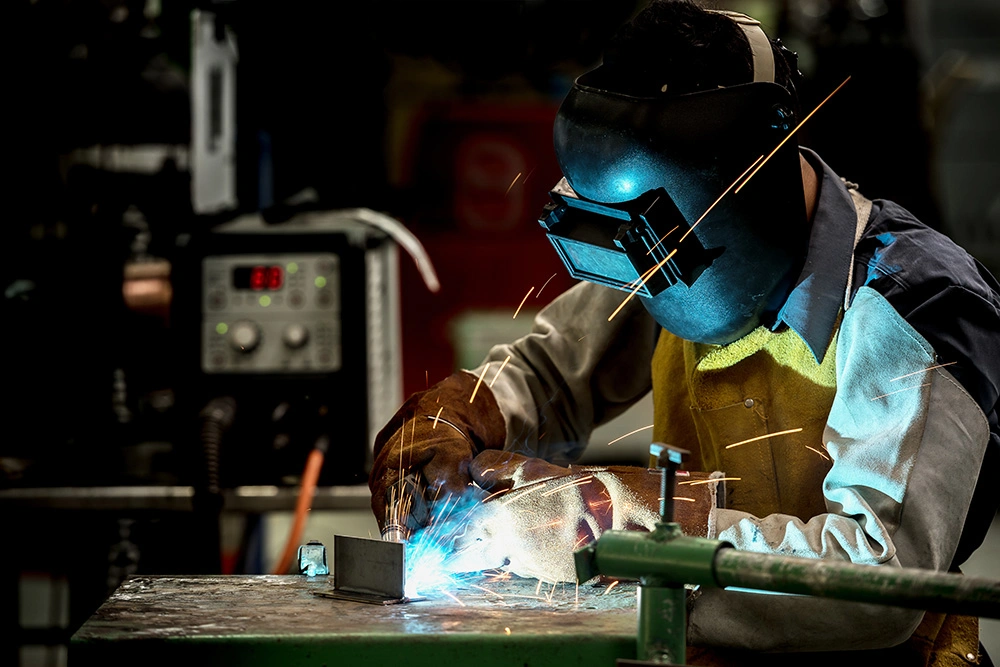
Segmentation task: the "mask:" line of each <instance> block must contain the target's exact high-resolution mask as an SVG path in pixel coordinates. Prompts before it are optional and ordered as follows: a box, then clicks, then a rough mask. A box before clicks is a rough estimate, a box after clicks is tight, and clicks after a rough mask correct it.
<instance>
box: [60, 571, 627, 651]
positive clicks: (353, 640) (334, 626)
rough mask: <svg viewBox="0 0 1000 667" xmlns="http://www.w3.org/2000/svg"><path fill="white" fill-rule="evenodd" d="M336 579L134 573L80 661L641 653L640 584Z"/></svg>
mask: <svg viewBox="0 0 1000 667" xmlns="http://www.w3.org/2000/svg"><path fill="white" fill-rule="evenodd" d="M332 588H333V577H332V576H330V577H326V576H322V577H306V576H302V575H285V576H275V575H233V576H220V575H203V576H184V577H171V576H134V577H131V578H129V579H127V580H126V581H125V582H124V583H123V584H122V585H121V586H120V587H119V588H118V589H117V590H116V591H115V593H114V594H113V595H112V596H111V597H110V598H109V599H108V600H107V601H106V602H105V603H104V604H103V605H102V606H101V607H100V609H98V610H97V612H96V613H95V614H94V615H93V616H92V617H91V618H90V619H88V620H87V621H86V622H85V623H84V624H83V626H82V627H81V628H80V629H79V630H78V631H77V632H76V633H75V634H74V635H73V638H72V642H71V645H70V653H69V664H70V667H74V666H78V665H99V664H104V665H125V664H132V665H137V666H139V667H149V666H151V665H168V664H169V665H171V667H178V666H181V667H188V666H191V665H207V664H211V665H283V666H287V667H292V666H295V665H316V666H320V665H328V666H330V667H332V666H333V665H365V666H368V665H371V666H377V665H406V666H407V667H409V666H413V667H417V666H419V665H434V666H435V667H442V666H448V665H459V664H470V665H475V666H476V667H494V666H496V667H500V666H507V665H516V666H517V667H529V666H531V667H535V666H551V665H579V666H581V667H584V666H594V667H613V665H614V664H615V660H616V659H617V658H632V659H634V658H635V653H636V613H637V612H636V585H635V584H634V583H625V582H621V583H619V584H617V585H610V584H609V585H598V586H580V587H576V586H575V585H573V584H561V585H558V586H555V587H554V588H553V587H552V586H551V585H549V586H541V587H539V584H538V582H537V581H536V580H534V579H519V578H516V577H510V576H509V575H507V576H506V577H503V576H501V575H499V573H498V574H496V575H489V574H480V575H475V576H468V577H463V578H462V579H460V580H458V581H457V582H456V584H455V586H454V587H449V588H448V589H447V591H446V592H445V593H438V594H431V595H429V596H428V597H427V599H425V600H421V601H415V602H409V603H405V604H394V605H378V604H365V603H361V602H351V601H346V600H337V599H331V598H327V597H322V596H321V595H318V594H322V593H324V592H327V591H330V590H331V589H332Z"/></svg>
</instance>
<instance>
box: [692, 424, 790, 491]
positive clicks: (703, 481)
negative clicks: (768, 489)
mask: <svg viewBox="0 0 1000 667" xmlns="http://www.w3.org/2000/svg"><path fill="white" fill-rule="evenodd" d="M799 430H800V431H801V430H802V429H799ZM775 435H777V434H775ZM740 479H741V478H740V477H717V478H716V479H699V480H690V481H687V482H678V483H677V485H678V486H680V485H681V484H689V485H691V486H694V485H695V484H712V483H713V482H738V481H740Z"/></svg>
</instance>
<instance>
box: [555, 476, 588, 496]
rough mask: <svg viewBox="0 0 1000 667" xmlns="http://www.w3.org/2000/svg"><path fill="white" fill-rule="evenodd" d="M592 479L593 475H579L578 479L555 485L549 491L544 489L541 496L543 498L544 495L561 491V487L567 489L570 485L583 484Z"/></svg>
mask: <svg viewBox="0 0 1000 667" xmlns="http://www.w3.org/2000/svg"><path fill="white" fill-rule="evenodd" d="M593 481H594V476H593V475H587V476H586V477H581V478H580V479H575V480H573V481H572V482H567V483H566V484H563V485H561V486H557V487H556V488H554V489H552V490H551V491H546V492H545V493H543V494H542V497H543V498H544V497H545V496H551V495H552V494H553V493H557V492H559V491H562V490H563V489H568V488H570V487H571V486H583V485H584V484H590V483H591V482H593Z"/></svg>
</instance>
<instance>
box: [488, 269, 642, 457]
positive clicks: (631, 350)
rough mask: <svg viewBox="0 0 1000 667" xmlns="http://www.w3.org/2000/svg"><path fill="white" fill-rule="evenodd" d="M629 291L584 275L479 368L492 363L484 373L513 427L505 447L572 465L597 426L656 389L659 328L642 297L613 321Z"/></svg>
mask: <svg viewBox="0 0 1000 667" xmlns="http://www.w3.org/2000/svg"><path fill="white" fill-rule="evenodd" d="M627 296H628V294H627V293H624V292H619V291H617V290H613V289H610V288H606V287H601V286H599V285H595V284H593V283H588V282H580V283H578V284H577V285H575V286H573V287H571V288H570V289H568V290H567V291H566V292H564V293H563V294H561V295H559V296H558V297H556V298H555V299H554V300H553V301H552V302H551V303H549V304H548V305H547V306H546V307H545V308H544V309H542V311H541V312H539V313H538V315H537V316H536V317H535V321H534V324H533V325H532V330H531V333H529V334H528V335H527V336H525V337H523V338H521V339H519V340H517V341H515V342H513V343H509V344H503V345H497V346H495V347H493V348H492V349H491V350H490V352H489V355H488V356H487V358H486V359H485V360H484V362H483V364H482V365H480V366H479V367H478V368H476V369H475V370H474V371H472V372H473V373H474V374H476V375H477V376H478V375H480V374H481V373H482V370H483V367H484V366H485V365H486V364H487V363H488V364H490V368H489V369H487V371H486V375H485V376H484V378H485V381H490V382H491V385H490V388H491V389H492V390H493V393H494V396H495V397H496V400H497V403H498V404H499V406H500V409H501V412H502V413H503V417H504V420H505V423H506V426H507V442H506V444H505V447H504V449H506V450H507V451H513V452H517V453H520V454H525V455H527V456H536V457H539V458H542V459H545V460H546V461H549V462H550V463H555V464H556V465H567V464H569V463H572V462H574V461H576V460H577V459H579V458H580V455H581V454H582V453H583V450H584V449H585V448H586V446H587V442H588V440H589V439H590V434H591V432H592V431H593V429H594V428H595V427H597V426H600V425H602V424H604V423H606V422H609V421H611V420H612V419H614V418H615V417H617V416H618V415H620V414H621V413H623V412H625V411H626V410H627V409H628V408H629V407H631V406H632V405H633V404H635V403H636V402H637V401H638V400H639V399H641V398H643V397H644V396H645V395H646V394H647V393H649V391H650V389H651V388H652V381H651V368H650V363H651V360H652V357H653V351H654V350H655V348H656V342H657V338H658V336H659V334H660V327H659V325H657V323H656V321H655V320H653V318H652V317H651V316H650V315H649V313H648V312H646V309H645V308H643V307H642V304H641V303H640V302H639V300H638V299H630V300H629V301H628V303H627V304H625V306H624V307H623V308H622V309H621V311H620V312H618V313H617V314H616V315H615V316H614V317H613V318H611V321H610V322H609V321H608V318H609V316H611V314H612V313H614V312H615V310H616V309H617V308H618V307H619V306H620V305H621V304H622V302H623V301H625V299H626V297H627ZM508 356H509V357H510V360H509V361H508V362H507V364H506V365H503V363H504V361H505V360H506V358H507V357H508ZM501 366H503V369H502V371H500V373H499V375H496V376H495V374H496V371H497V370H498V369H500V368H501Z"/></svg>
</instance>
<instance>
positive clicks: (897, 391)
mask: <svg viewBox="0 0 1000 667" xmlns="http://www.w3.org/2000/svg"><path fill="white" fill-rule="evenodd" d="M929 386H931V383H930V382H925V383H924V384H915V385H913V386H912V387H903V388H902V389H897V390H896V391H890V392H889V393H887V394H882V395H881V396H876V397H875V398H873V399H871V400H873V401H877V400H878V399H880V398H885V397H886V396H892V395H893V394H898V393H899V392H901V391H909V390H910V389H920V388H921V387H929Z"/></svg>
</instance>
